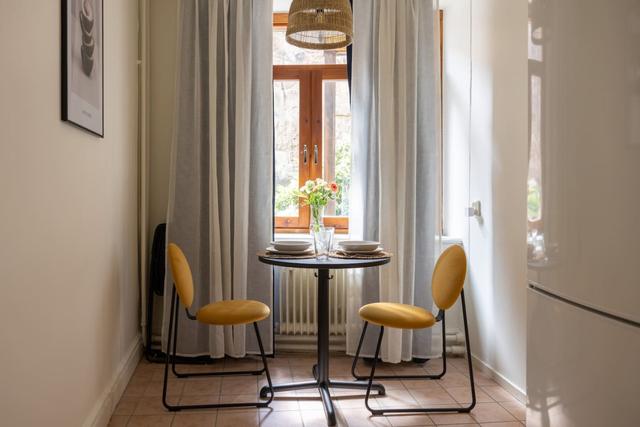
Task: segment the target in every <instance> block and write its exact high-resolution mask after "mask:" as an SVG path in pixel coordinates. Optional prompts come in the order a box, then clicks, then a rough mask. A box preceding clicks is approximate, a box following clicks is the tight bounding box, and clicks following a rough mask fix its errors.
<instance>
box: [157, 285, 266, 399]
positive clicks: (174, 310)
mask: <svg viewBox="0 0 640 427" xmlns="http://www.w3.org/2000/svg"><path fill="white" fill-rule="evenodd" d="M178 306H179V298H177V297H176V291H175V288H174V290H173V295H172V297H171V311H170V313H171V314H170V315H169V328H168V329H169V334H168V336H167V352H166V358H165V365H164V384H163V386H162V404H163V405H164V407H165V408H167V409H168V410H169V411H180V410H183V409H206V408H242V407H255V408H264V407H267V406H269V404H270V403H271V401H272V400H273V396H274V392H273V384H272V382H271V374H270V373H269V368H268V366H267V358H266V355H265V354H264V347H263V345H262V338H261V337H260V331H259V330H258V324H257V323H256V322H253V328H254V330H255V332H256V337H257V340H258V347H259V348H260V357H261V359H262V364H263V369H262V371H260V372H265V373H266V376H267V383H268V384H269V387H268V389H269V391H270V396H269V399H268V400H267V401H266V402H260V401H258V402H241V403H211V404H202V405H170V404H169V403H168V402H167V387H168V380H169V359H172V366H175V360H176V349H177V345H176V343H177V341H178V328H177V326H176V325H177V323H174V322H177V317H178ZM169 349H171V350H172V351H170V350H169ZM239 372H240V373H241V374H245V375H246V374H248V373H253V372H255V371H239ZM206 375H208V376H211V375H218V376H233V375H238V372H212V373H206ZM188 376H189V375H188ZM265 396H266V394H265Z"/></svg>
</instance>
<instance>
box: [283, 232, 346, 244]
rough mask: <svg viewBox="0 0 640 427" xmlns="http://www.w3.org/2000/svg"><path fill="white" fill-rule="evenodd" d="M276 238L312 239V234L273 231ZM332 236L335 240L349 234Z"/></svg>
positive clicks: (342, 238)
mask: <svg viewBox="0 0 640 427" xmlns="http://www.w3.org/2000/svg"><path fill="white" fill-rule="evenodd" d="M273 238H274V239H276V240H308V241H310V242H312V241H313V236H312V235H311V234H309V233H275V234H274V236H273ZM333 238H334V240H335V241H336V242H339V241H341V240H349V234H334V235H333Z"/></svg>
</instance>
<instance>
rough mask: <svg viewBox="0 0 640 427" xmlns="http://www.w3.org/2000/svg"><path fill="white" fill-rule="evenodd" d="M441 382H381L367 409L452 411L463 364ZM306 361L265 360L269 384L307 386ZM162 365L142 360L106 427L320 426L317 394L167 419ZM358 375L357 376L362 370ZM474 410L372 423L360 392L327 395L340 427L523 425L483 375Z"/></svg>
mask: <svg viewBox="0 0 640 427" xmlns="http://www.w3.org/2000/svg"><path fill="white" fill-rule="evenodd" d="M448 362H449V363H447V365H448V366H447V374H446V375H445V377H444V379H443V380H437V381H433V380H431V381H427V380H411V381H384V382H383V383H384V384H385V387H386V389H387V395H386V396H384V397H379V398H378V397H376V398H375V400H374V401H373V402H372V405H376V406H380V407H392V406H396V405H402V406H414V407H417V406H419V405H448V406H450V405H458V404H464V403H466V402H469V401H470V399H471V394H470V392H469V389H468V383H467V378H468V373H467V369H466V362H465V360H464V359H461V358H450V359H449V360H448ZM313 364H314V358H313V355H311V354H283V355H279V356H278V357H276V358H275V359H269V369H270V371H271V375H272V378H273V382H274V383H282V382H289V381H304V380H310V379H311V366H312V365H313ZM257 366H258V360H257V359H254V358H248V359H244V360H225V361H220V362H219V363H216V364H213V365H208V366H195V365H184V366H181V367H179V369H180V370H184V371H191V372H197V371H202V370H238V369H248V368H254V367H257ZM440 367H441V361H440V360H433V361H430V362H427V363H426V364H424V365H415V364H411V363H403V364H400V365H391V364H382V365H379V370H377V372H379V373H393V372H396V373H399V372H403V373H417V372H424V371H426V372H429V373H433V372H437V371H438V370H439V369H440ZM163 368H164V365H161V364H150V363H148V362H147V361H146V360H142V361H141V362H140V364H139V365H138V367H137V369H136V371H135V374H134V375H133V378H131V381H130V382H129V384H128V386H127V388H126V390H125V392H124V395H123V396H122V399H121V400H120V402H119V403H118V406H117V407H116V410H115V412H114V414H113V416H112V418H111V422H110V424H109V425H110V426H112V427H115V426H128V427H132V426H173V427H177V426H180V427H187V426H189V427H201V426H202V427H204V426H207V427H213V426H217V427H225V426H230V427H245V426H246V427H252V426H274V427H275V426H286V427H295V426H304V427H311V426H313V427H316V426H318V427H324V426H326V421H325V415H324V411H323V408H322V403H321V401H320V397H319V395H318V393H317V392H315V391H313V390H309V391H297V392H289V393H280V394H277V395H276V398H275V399H274V400H273V402H272V403H271V407H270V408H263V409H224V410H222V409H221V410H199V411H181V412H177V413H174V412H168V411H166V409H165V408H164V407H163V406H162V402H161V394H162V378H163ZM350 368H351V358H350V357H346V356H344V355H334V356H332V359H331V377H332V378H334V379H351V376H350ZM363 371H364V370H363ZM475 378H476V389H477V401H478V403H477V405H476V407H475V409H474V410H473V411H472V412H471V413H470V414H430V415H389V416H377V417H373V416H371V414H370V413H369V412H368V411H367V410H366V409H365V407H364V401H363V399H364V393H360V392H356V391H350V390H334V391H333V393H332V395H333V397H334V403H335V406H336V411H337V416H338V425H340V426H352V427H359V426H433V425H437V426H440V425H447V426H449V427H454V426H456V425H466V426H470V425H475V426H491V427H512V426H513V427H515V426H520V427H521V426H523V425H524V424H525V423H524V416H525V407H524V405H523V404H522V403H521V402H519V401H518V399H516V398H515V397H514V396H512V395H511V394H510V393H509V392H508V391H507V390H505V389H504V388H502V387H500V386H499V385H498V384H497V383H495V382H494V381H493V380H491V379H490V378H489V377H487V376H486V375H484V374H482V373H478V372H476V373H475ZM265 382H266V380H265V379H264V376H262V377H235V378H234V377H217V378H212V377H209V378H202V377H200V378H188V379H181V380H177V379H175V378H172V379H171V380H170V381H169V396H170V397H169V399H170V401H172V402H180V403H183V404H197V403H206V402H234V401H236V402H239V401H243V400H244V401H250V400H253V399H255V398H256V397H257V395H256V394H257V391H258V388H259V387H261V386H262V385H263V384H264V383H265Z"/></svg>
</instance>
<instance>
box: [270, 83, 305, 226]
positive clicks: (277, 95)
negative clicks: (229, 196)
mask: <svg viewBox="0 0 640 427" xmlns="http://www.w3.org/2000/svg"><path fill="white" fill-rule="evenodd" d="M299 115H300V83H299V82H298V81H297V80H277V81H275V82H273V116H274V123H273V124H274V135H275V137H274V144H275V187H276V200H275V214H276V216H298V197H297V196H296V195H295V194H294V191H295V190H296V189H297V188H298V143H299V135H300V132H299V125H300V122H299V119H298V118H299Z"/></svg>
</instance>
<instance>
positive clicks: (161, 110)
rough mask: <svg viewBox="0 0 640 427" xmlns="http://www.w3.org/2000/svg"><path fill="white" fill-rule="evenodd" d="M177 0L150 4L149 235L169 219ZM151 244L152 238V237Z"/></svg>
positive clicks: (155, 0)
mask: <svg viewBox="0 0 640 427" xmlns="http://www.w3.org/2000/svg"><path fill="white" fill-rule="evenodd" d="M177 14H178V1H177V0H153V1H152V2H150V4H149V64H150V65H149V227H150V229H149V233H150V234H149V236H150V239H151V238H152V237H153V234H152V233H153V230H154V229H155V227H156V225H158V224H159V223H162V222H165V221H166V216H167V203H168V197H169V190H168V188H169V163H170V154H171V141H172V138H173V119H174V116H173V112H174V106H175V73H176V58H177V53H176V45H177V31H178V29H177V25H178V17H177ZM149 243H151V240H149Z"/></svg>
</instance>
